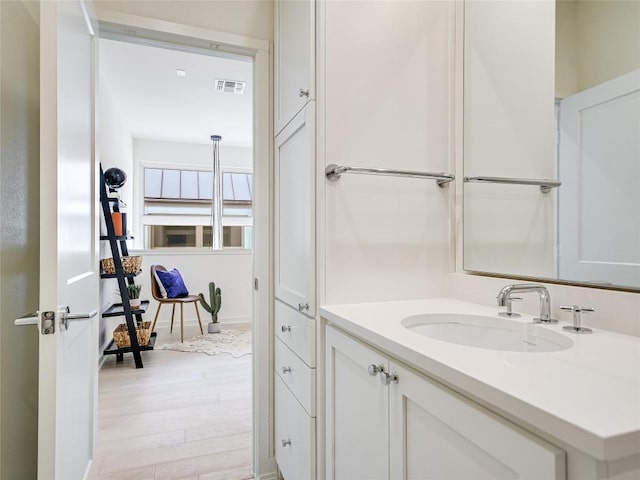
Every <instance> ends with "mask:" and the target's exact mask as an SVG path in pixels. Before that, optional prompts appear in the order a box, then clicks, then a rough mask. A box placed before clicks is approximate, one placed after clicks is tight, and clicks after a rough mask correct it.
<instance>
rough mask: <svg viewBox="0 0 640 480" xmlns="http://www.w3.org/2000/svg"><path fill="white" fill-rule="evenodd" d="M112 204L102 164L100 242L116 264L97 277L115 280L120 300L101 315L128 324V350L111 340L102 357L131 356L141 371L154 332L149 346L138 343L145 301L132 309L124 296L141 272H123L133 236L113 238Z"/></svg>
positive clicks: (151, 341) (120, 358)
mask: <svg viewBox="0 0 640 480" xmlns="http://www.w3.org/2000/svg"><path fill="white" fill-rule="evenodd" d="M112 204H113V205H114V206H115V205H118V206H119V205H120V201H119V199H117V198H113V197H109V196H108V194H107V185H106V183H105V180H104V172H103V170H102V165H100V205H101V207H102V214H103V217H104V222H105V224H106V227H107V234H106V235H101V236H100V240H105V241H108V242H109V246H110V247H111V255H112V257H113V263H114V265H115V273H102V274H101V275H100V278H115V279H116V280H117V281H118V290H119V292H120V298H122V303H119V304H115V305H111V306H110V307H109V308H107V309H106V310H105V311H104V312H102V316H103V317H115V316H124V317H125V322H126V324H127V332H128V333H129V339H130V341H131V346H130V347H126V348H118V347H117V346H116V344H115V342H114V341H113V340H112V341H111V342H110V343H109V345H108V346H107V348H106V349H105V350H104V352H103V353H104V354H105V355H116V361H118V362H121V361H123V356H124V354H125V353H132V354H133V359H134V362H135V365H136V368H143V364H142V357H141V355H140V352H142V351H146V350H153V347H154V345H155V341H156V333H155V332H154V333H152V334H151V338H150V339H149V343H148V345H139V344H138V335H137V333H136V327H137V326H138V325H141V324H142V314H143V313H144V312H145V311H146V309H147V308H148V306H149V302H148V301H146V300H145V301H143V302H141V306H140V308H138V309H132V308H131V303H130V302H129V295H128V294H127V285H133V284H134V283H135V282H134V278H135V277H136V276H138V275H139V274H140V273H141V272H136V273H125V271H124V269H123V267H122V257H127V256H129V251H128V248H127V240H129V239H131V238H132V237H130V236H128V235H126V232H124V233H125V235H117V236H116V234H115V228H114V225H113V217H112V216H111V213H112V207H111V206H112Z"/></svg>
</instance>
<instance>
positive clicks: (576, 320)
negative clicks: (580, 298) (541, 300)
mask: <svg viewBox="0 0 640 480" xmlns="http://www.w3.org/2000/svg"><path fill="white" fill-rule="evenodd" d="M560 310H564V311H565V312H573V326H572V327H562V329H563V330H566V331H568V332H573V333H593V330H591V329H590V328H585V327H583V326H581V325H580V324H581V321H582V318H581V314H582V313H583V312H584V313H591V312H595V309H593V308H591V307H581V306H579V305H572V306H567V305H562V306H561V307H560Z"/></svg>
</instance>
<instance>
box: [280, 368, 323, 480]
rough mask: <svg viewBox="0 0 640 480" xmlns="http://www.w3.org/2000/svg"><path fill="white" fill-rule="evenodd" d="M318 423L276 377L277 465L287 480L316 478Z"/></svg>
mask: <svg viewBox="0 0 640 480" xmlns="http://www.w3.org/2000/svg"><path fill="white" fill-rule="evenodd" d="M315 437H316V422H315V419H314V418H311V417H309V415H307V414H306V412H305V411H304V410H303V409H302V407H301V406H300V404H299V403H298V402H297V400H296V399H295V398H294V397H293V395H292V393H291V392H290V391H289V389H288V388H287V387H286V385H285V384H284V383H283V382H282V380H281V379H280V377H278V376H277V375H276V376H275V451H276V462H277V463H278V467H279V468H280V471H281V472H282V475H283V477H284V478H285V479H286V480H309V479H314V478H315V475H316V458H315Z"/></svg>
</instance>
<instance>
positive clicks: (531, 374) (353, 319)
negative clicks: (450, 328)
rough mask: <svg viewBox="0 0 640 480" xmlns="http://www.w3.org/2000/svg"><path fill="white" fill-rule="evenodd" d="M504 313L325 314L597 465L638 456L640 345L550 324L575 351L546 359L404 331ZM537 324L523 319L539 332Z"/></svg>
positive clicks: (433, 307) (342, 308) (344, 309)
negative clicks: (442, 317)
mask: <svg viewBox="0 0 640 480" xmlns="http://www.w3.org/2000/svg"><path fill="white" fill-rule="evenodd" d="M502 310H503V309H500V308H497V307H496V308H492V307H487V306H482V305H478V304H473V303H468V302H463V301H460V300H455V299H447V298H440V299H428V300H411V301H398V302H382V303H362V304H350V305H329V306H324V307H321V308H320V315H321V316H322V317H323V318H325V319H327V320H328V321H330V322H331V323H333V324H334V325H336V326H337V327H339V328H341V329H343V330H345V331H347V332H350V333H352V334H353V335H355V336H357V337H360V338H361V339H363V340H365V341H366V342H368V343H370V344H372V345H374V346H375V347H377V348H378V349H380V350H382V351H385V352H387V353H389V354H390V355H392V356H394V357H396V358H398V359H399V360H402V361H404V362H405V363H407V364H409V365H411V366H413V367H414V368H415V369H417V370H420V371H422V372H424V373H426V374H428V375H429V376H431V377H433V378H436V379H438V380H440V381H442V382H443V383H445V384H448V385H450V386H452V387H453V388H454V389H456V390H458V391H460V392H462V393H465V394H467V395H468V396H470V397H472V398H475V399H476V400H478V401H480V402H484V403H486V404H487V405H491V406H492V408H497V409H498V410H499V411H502V412H504V413H505V414H507V416H511V417H513V418H514V419H516V421H517V419H520V420H522V422H524V423H527V424H529V425H531V426H533V427H535V428H539V429H540V430H541V431H544V432H546V433H548V434H549V435H551V436H553V437H555V438H557V439H559V440H560V441H563V442H565V443H567V444H569V445H572V446H574V447H575V448H577V449H578V450H581V451H583V452H585V453H587V454H589V455H590V456H592V457H594V458H596V459H599V460H604V461H611V460H616V459H620V458H624V457H627V456H632V455H640V338H637V337H632V336H627V335H621V334H617V333H612V332H607V331H603V330H596V329H594V332H593V334H592V335H576V334H572V333H570V332H565V331H563V330H562V326H563V325H568V323H566V322H560V323H559V324H551V325H543V326H542V328H547V329H549V330H553V331H555V332H557V333H559V334H562V335H564V336H566V337H568V338H570V339H571V340H572V341H573V342H574V346H573V347H571V348H569V349H567V350H561V351H555V352H548V353H541V352H535V353H528V352H510V351H498V350H488V349H482V348H475V347H468V346H463V345H457V344H453V343H447V342H443V341H439V340H435V339H432V338H428V337H425V336H422V335H419V334H416V333H414V332H411V331H410V330H408V329H406V328H404V327H403V326H402V325H401V321H402V319H404V318H406V317H408V316H411V315H417V314H424V313H466V314H473V315H484V316H489V317H492V318H502V317H499V316H498V315H497V314H498V312H499V311H502ZM532 319H533V317H531V316H530V315H522V317H521V318H519V319H511V320H510V321H521V322H523V323H531V321H532Z"/></svg>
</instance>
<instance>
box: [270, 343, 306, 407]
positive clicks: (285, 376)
mask: <svg viewBox="0 0 640 480" xmlns="http://www.w3.org/2000/svg"><path fill="white" fill-rule="evenodd" d="M275 368H276V373H277V374H278V375H279V376H280V378H281V379H282V381H283V382H284V383H286V384H287V387H289V390H291V391H292V392H293V394H294V395H295V397H296V398H297V399H298V401H299V402H300V404H301V405H302V407H303V408H304V409H305V410H306V412H307V413H308V414H309V415H311V416H312V417H315V416H316V401H315V398H316V396H315V386H316V370H315V368H309V367H308V366H307V365H306V364H305V363H304V362H303V361H302V360H300V359H299V358H298V356H297V355H296V354H295V353H293V352H292V351H291V350H289V348H288V347H287V346H286V345H285V344H284V343H282V342H281V341H280V340H276V359H275Z"/></svg>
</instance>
